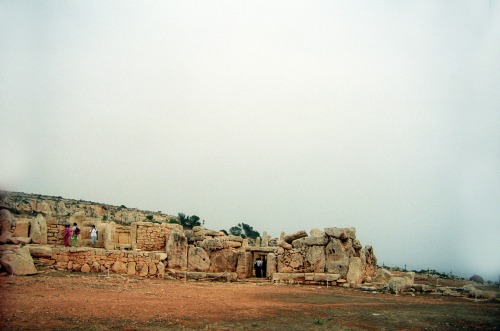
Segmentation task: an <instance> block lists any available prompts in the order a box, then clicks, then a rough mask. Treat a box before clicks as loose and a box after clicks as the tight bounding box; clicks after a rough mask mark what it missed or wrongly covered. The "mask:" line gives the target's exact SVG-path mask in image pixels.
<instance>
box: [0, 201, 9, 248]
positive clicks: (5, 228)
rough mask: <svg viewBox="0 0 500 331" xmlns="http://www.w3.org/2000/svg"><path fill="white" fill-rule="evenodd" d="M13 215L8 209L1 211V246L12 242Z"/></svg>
mask: <svg viewBox="0 0 500 331" xmlns="http://www.w3.org/2000/svg"><path fill="white" fill-rule="evenodd" d="M11 228H12V214H11V213H10V211H8V210H7V209H2V210H0V244H7V243H11V242H12V232H10V230H11Z"/></svg>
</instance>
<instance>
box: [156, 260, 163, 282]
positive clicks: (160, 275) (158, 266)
mask: <svg viewBox="0 0 500 331" xmlns="http://www.w3.org/2000/svg"><path fill="white" fill-rule="evenodd" d="M156 268H157V269H158V278H160V279H163V278H165V265H164V264H163V263H162V262H159V263H158V265H157V266H156Z"/></svg>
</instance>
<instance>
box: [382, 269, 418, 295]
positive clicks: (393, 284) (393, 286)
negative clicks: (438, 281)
mask: <svg viewBox="0 0 500 331" xmlns="http://www.w3.org/2000/svg"><path fill="white" fill-rule="evenodd" d="M414 279H415V273H414V272H407V273H405V274H404V275H403V276H402V277H395V276H393V277H391V279H389V283H388V285H389V289H390V290H391V292H392V293H399V292H401V291H406V290H408V289H409V288H411V287H412V286H413V282H414Z"/></svg>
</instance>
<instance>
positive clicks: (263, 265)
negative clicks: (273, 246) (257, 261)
mask: <svg viewBox="0 0 500 331" xmlns="http://www.w3.org/2000/svg"><path fill="white" fill-rule="evenodd" d="M266 275H267V259H266V257H265V256H264V258H263V259H262V277H264V278H266Z"/></svg>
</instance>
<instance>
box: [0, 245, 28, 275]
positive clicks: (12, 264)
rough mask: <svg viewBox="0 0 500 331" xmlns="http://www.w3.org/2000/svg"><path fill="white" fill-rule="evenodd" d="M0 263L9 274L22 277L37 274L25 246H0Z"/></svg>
mask: <svg viewBox="0 0 500 331" xmlns="http://www.w3.org/2000/svg"><path fill="white" fill-rule="evenodd" d="M0 263H1V264H2V266H3V267H4V268H5V269H6V270H7V272H8V273H9V274H14V275H18V276H24V275H33V274H36V273H37V270H36V268H35V263H34V262H33V258H32V257H31V255H30V251H29V249H28V247H26V246H24V247H20V246H10V245H9V246H7V245H1V246H0Z"/></svg>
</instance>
